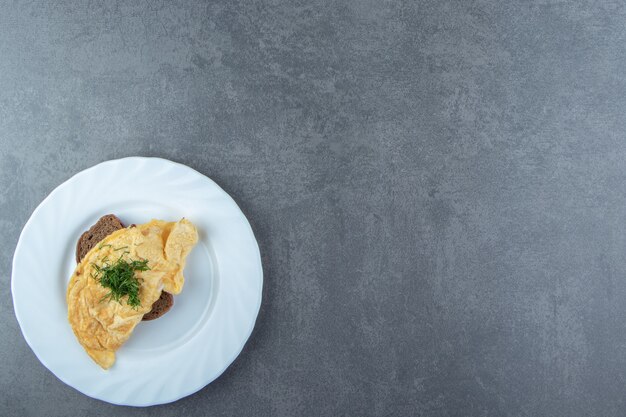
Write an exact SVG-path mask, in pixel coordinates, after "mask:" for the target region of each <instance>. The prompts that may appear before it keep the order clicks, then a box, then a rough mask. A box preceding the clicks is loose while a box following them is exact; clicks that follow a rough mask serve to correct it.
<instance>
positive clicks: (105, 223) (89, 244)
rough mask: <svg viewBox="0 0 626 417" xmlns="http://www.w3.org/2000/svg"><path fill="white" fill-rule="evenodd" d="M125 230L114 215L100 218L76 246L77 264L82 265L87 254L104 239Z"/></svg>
mask: <svg viewBox="0 0 626 417" xmlns="http://www.w3.org/2000/svg"><path fill="white" fill-rule="evenodd" d="M123 228H124V225H123V224H122V222H121V221H120V219H118V218H117V216H115V215H113V214H107V215H106V216H102V217H100V220H98V221H97V222H96V224H94V225H93V226H91V227H90V228H89V230H87V231H86V232H85V233H83V234H82V235H81V236H80V238H79V239H78V243H77V244H76V263H80V261H81V260H82V259H83V258H84V257H85V255H87V252H89V251H90V250H91V249H93V248H94V247H95V246H96V245H97V244H98V242H100V241H101V240H102V239H104V238H105V237H107V236H108V235H110V234H111V233H113V232H115V231H116V230H120V229H123Z"/></svg>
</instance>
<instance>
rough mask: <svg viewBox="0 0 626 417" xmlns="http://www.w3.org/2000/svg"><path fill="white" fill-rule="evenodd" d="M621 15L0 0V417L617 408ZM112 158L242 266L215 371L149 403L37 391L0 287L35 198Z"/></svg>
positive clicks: (624, 308)
mask: <svg viewBox="0 0 626 417" xmlns="http://www.w3.org/2000/svg"><path fill="white" fill-rule="evenodd" d="M506 3H508V4H506ZM625 21H626V8H625V6H624V2H623V1H618V0H616V1H596V0H589V1H572V2H563V1H551V0H535V1H528V2H517V1H511V2H501V1H495V0H484V1H466V0H463V1H442V0H433V1H419V2H413V1H383V0H363V1H358V0H351V1H346V2H337V3H333V2H327V1H319V0H306V1H281V0H275V1H272V2H262V1H242V2H238V1H233V0H225V1H214V2H207V3H202V2H189V1H179V2H174V1H153V0H149V1H144V2H139V1H136V2H100V1H89V2H69V1H54V2H51V1H50V2H48V1H42V2H30V1H29V2H24V1H13V2H7V1H5V0H0V231H1V233H2V237H3V239H2V242H1V243H0V249H1V250H0V279H1V284H2V285H1V286H0V334H2V337H1V338H0V363H1V365H0V366H1V367H2V368H1V372H0V415H1V416H18V415H19V416H23V417H26V416H51V417H55V416H67V415H81V416H107V417H109V416H113V415H115V416H182V415H185V416H201V415H211V416H220V415H223V416H231V415H250V416H296V415H302V416H343V415H345V416H348V415H350V416H409V415H424V416H539V415H550V416H568V417H571V416H623V415H626V403H625V401H624V398H626V395H625V394H626V387H625V383H626V279H625V278H626V260H625V257H624V255H625V254H626V234H625V233H624V224H625V220H626V162H625V161H626V159H625V157H626V141H625V139H624V137H625V135H624V132H625V131H626V116H625V114H626V77H625V75H624V74H625V72H624V71H625V70H624V68H626V46H625V45H626V25H625V24H624V22H625ZM128 155H146V156H160V157H165V158H169V159H172V160H174V161H178V162H182V163H185V164H188V165H189V166H191V167H193V168H195V169H197V170H199V171H200V172H202V173H204V174H206V175H208V176H210V177H211V178H213V179H214V180H216V181H217V182H218V183H219V184H220V185H221V186H222V187H223V188H224V189H225V190H226V191H227V192H229V193H230V194H231V195H232V196H233V197H234V198H235V199H236V200H237V201H238V203H239V204H240V205H241V207H242V209H243V210H244V212H245V213H246V214H247V216H248V217H249V219H250V221H251V223H252V225H253V228H254V230H255V232H256V235H257V238H258V240H259V244H260V247H261V251H262V254H263V262H264V270H265V279H266V282H265V287H264V291H265V293H264V299H263V306H262V309H261V312H260V316H259V320H258V324H257V327H256V329H255V331H254V333H253V335H252V338H251V339H250V341H249V343H248V344H247V345H246V348H245V350H244V351H243V353H242V354H241V356H240V357H239V358H238V359H237V361H236V362H235V363H234V364H233V365H232V366H231V367H230V368H229V369H228V370H227V372H226V373H225V374H224V375H223V376H222V377H220V378H219V379H218V380H217V381H215V382H214V383H212V384H211V385H210V386H208V387H206V388H205V389H203V390H201V391H200V392H198V393H197V394H195V395H192V396H191V397H189V398H186V399H183V400H181V401H178V402H176V403H174V404H169V405H165V406H160V407H156V408H152V409H133V408H124V407H115V406H112V405H109V404H106V403H102V402H99V401H96V400H92V399H90V398H87V397H85V396H83V395H81V394H80V393H78V392H77V391H75V390H74V389H72V388H70V387H68V386H65V385H64V384H63V383H61V382H60V381H59V380H57V379H56V378H55V377H54V376H53V375H52V374H51V373H50V372H49V371H47V370H46V369H45V368H44V367H43V366H42V365H41V364H40V363H39V362H38V360H37V359H36V358H35V356H34V354H33V353H32V352H31V350H30V349H29V348H28V346H27V345H26V342H25V341H24V339H23V337H22V335H21V333H20V329H19V326H18V324H17V321H16V320H15V316H14V314H13V306H12V301H11V294H10V290H9V284H10V275H11V259H12V255H13V251H14V249H15V244H16V242H17V239H18V235H19V233H20V230H21V228H22V226H23V225H24V223H25V222H26V220H27V219H28V217H29V216H30V214H31V212H32V211H33V209H34V208H35V207H36V206H37V204H38V203H39V202H40V201H41V200H42V199H43V198H44V197H45V196H46V195H47V194H48V193H49V192H50V191H51V190H52V189H53V188H54V187H56V186H57V185H59V184H60V183H62V182H63V181H65V180H66V179H67V178H69V177H70V176H71V175H73V174H74V173H76V172H77V171H80V170H82V169H84V168H87V167H89V166H91V165H94V164H96V163H98V162H100V161H103V160H107V159H112V158H118V157H123V156H128Z"/></svg>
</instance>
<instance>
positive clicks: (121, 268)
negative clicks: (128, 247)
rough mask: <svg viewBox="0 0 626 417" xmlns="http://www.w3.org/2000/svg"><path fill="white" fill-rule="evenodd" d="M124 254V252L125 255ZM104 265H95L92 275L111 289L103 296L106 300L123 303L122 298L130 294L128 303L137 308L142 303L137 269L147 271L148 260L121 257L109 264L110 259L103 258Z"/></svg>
mask: <svg viewBox="0 0 626 417" xmlns="http://www.w3.org/2000/svg"><path fill="white" fill-rule="evenodd" d="M123 255H124V254H122V256H123ZM103 263H104V266H98V265H96V264H92V265H93V269H94V271H95V272H94V273H93V274H92V277H93V278H94V279H96V280H98V282H100V285H102V286H103V287H105V288H108V289H109V293H108V294H107V295H105V296H104V297H102V300H101V301H104V300H107V299H108V300H115V301H117V302H118V303H120V304H122V302H121V299H122V297H124V296H126V295H127V296H128V299H127V300H126V304H128V305H129V306H131V307H132V308H134V309H137V307H139V306H140V305H141V301H140V300H139V286H140V282H139V279H138V278H137V277H135V271H147V270H149V269H150V268H149V267H148V260H147V259H143V260H140V261H137V260H135V261H130V262H129V261H126V260H124V259H122V257H121V256H120V258H119V259H118V260H117V261H116V262H115V263H114V264H109V263H108V261H105V260H103Z"/></svg>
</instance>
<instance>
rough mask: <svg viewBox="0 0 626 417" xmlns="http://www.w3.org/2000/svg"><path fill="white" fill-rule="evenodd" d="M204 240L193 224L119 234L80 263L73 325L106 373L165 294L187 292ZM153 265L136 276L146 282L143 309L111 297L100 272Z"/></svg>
mask: <svg viewBox="0 0 626 417" xmlns="http://www.w3.org/2000/svg"><path fill="white" fill-rule="evenodd" d="M197 241H198V233H197V230H196V228H195V226H194V225H193V224H192V223H191V222H190V221H188V220H186V219H182V220H180V221H178V222H165V221H162V220H152V221H151V222H149V223H146V224H141V225H137V226H136V227H129V228H126V229H121V230H118V231H116V232H113V233H112V234H111V235H109V236H107V237H106V238H104V240H102V241H101V242H100V243H99V244H98V245H96V247H94V248H93V249H91V250H90V251H89V252H88V253H87V255H86V256H85V257H84V258H83V260H82V261H81V262H80V263H79V264H78V266H77V267H76V270H75V271H74V273H73V274H72V277H71V279H70V282H69V284H68V287H67V307H68V309H67V310H68V320H69V322H70V325H71V326H72V330H73V331H74V334H75V335H76V338H77V339H78V342H79V343H80V344H81V345H82V346H83V348H84V349H85V351H86V352H87V354H88V355H89V356H90V357H91V359H93V360H94V361H95V362H96V363H97V364H98V365H100V366H101V367H102V368H104V369H108V368H110V367H111V366H112V365H113V363H114V362H115V352H116V351H117V350H118V349H119V348H120V347H121V346H122V345H123V344H124V342H126V341H127V340H128V338H129V337H130V335H131V333H132V332H133V329H134V328H135V326H136V325H137V324H139V322H141V318H142V317H143V315H144V314H146V313H147V312H149V311H150V309H151V308H152V304H153V303H154V302H155V301H156V300H158V298H159V297H160V295H161V291H167V292H169V293H171V294H178V293H180V292H181V290H182V289H183V284H184V281H185V279H184V277H183V270H184V268H185V261H186V258H187V255H188V254H189V253H190V252H191V250H192V249H193V247H194V245H195V244H196V243H197ZM119 259H124V260H128V261H129V262H130V261H133V260H147V261H148V264H147V265H148V267H149V268H150V269H149V270H146V271H135V277H136V278H137V279H138V280H139V282H140V287H139V299H140V305H139V306H136V307H131V306H130V305H129V304H128V299H127V298H128V296H124V297H122V298H121V299H120V300H119V301H116V300H113V299H111V298H110V297H107V295H108V294H109V293H110V290H109V289H108V288H105V287H104V286H103V285H101V283H100V281H99V280H98V279H97V276H98V273H97V270H98V268H102V267H104V266H105V265H107V264H109V263H110V262H111V261H115V260H119Z"/></svg>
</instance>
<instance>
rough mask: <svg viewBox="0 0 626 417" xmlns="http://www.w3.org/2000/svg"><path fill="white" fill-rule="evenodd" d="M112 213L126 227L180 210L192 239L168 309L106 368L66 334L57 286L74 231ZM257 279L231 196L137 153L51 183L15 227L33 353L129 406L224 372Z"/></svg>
mask: <svg viewBox="0 0 626 417" xmlns="http://www.w3.org/2000/svg"><path fill="white" fill-rule="evenodd" d="M108 213H113V214H116V215H118V216H119V217H120V219H121V220H122V221H123V222H124V224H127V225H128V224H131V223H145V222H148V221H149V220H150V219H152V218H157V219H163V220H171V221H173V220H179V219H180V218H181V217H186V218H187V219H189V220H191V221H192V222H193V223H194V224H195V225H196V226H197V228H198V232H199V237H200V239H199V241H198V244H197V245H196V247H195V248H194V249H193V251H192V252H191V254H190V255H189V258H188V262H187V267H186V268H185V272H184V275H185V287H184V288H183V291H182V293H181V294H180V295H177V296H176V297H175V298H174V306H173V307H172V309H171V310H170V311H169V312H168V313H167V314H165V315H164V316H163V317H161V318H159V319H158V320H154V321H149V322H142V323H140V324H139V325H138V326H137V327H136V329H135V331H134V332H133V335H132V336H131V338H130V340H129V341H128V342H127V343H126V344H125V345H124V346H122V348H120V349H119V350H118V352H117V361H116V363H115V364H114V365H113V367H112V368H111V369H110V370H108V371H104V370H102V369H101V368H100V367H99V366H98V365H96V364H95V363H94V362H93V361H92V360H91V359H90V358H89V356H87V354H86V353H85V351H84V350H83V348H82V347H81V346H80V345H79V343H78V341H77V340H76V338H75V337H74V334H73V333H72V329H71V328H70V325H69V323H68V321H67V305H66V302H65V291H66V287H67V283H68V281H69V278H70V276H71V274H72V272H73V271H74V268H75V266H76V261H75V248H76V240H77V239H78V237H79V236H80V234H81V233H82V232H83V231H84V230H86V229H88V228H89V226H91V225H92V224H94V223H95V222H96V221H97V220H98V218H99V217H100V216H102V215H104V214H108ZM262 286H263V271H262V268H261V258H260V256H259V248H258V246H257V242H256V240H255V238H254V235H253V233H252V229H251V228H250V225H249V224H248V221H247V220H246V218H245V216H244V215H243V213H242V212H241V210H240V209H239V207H237V205H236V204H235V202H234V201H233V200H232V198H230V196H229V195H228V194H226V192H224V191H223V190H222V189H221V188H220V187H219V186H218V185H217V184H215V183H214V182H213V181H211V180H210V179H208V178H207V177H205V176H204V175H202V174H200V173H198V172H197V171H194V170H193V169H191V168H189V167H187V166H184V165H180V164H177V163H174V162H171V161H168V160H165V159H159V158H139V157H134V158H124V159H118V160H114V161H107V162H103V163H101V164H99V165H96V166H94V167H92V168H89V169H87V170H85V171H83V172H80V173H78V174H76V175H75V176H73V177H72V178H70V179H69V180H68V181H66V182H65V183H63V184H62V185H60V186H59V187H58V188H57V189H55V190H54V191H53V192H52V193H51V194H50V195H49V196H48V197H47V198H46V199H45V200H44V201H43V202H42V203H41V204H40V205H39V207H37V209H35V211H34V212H33V214H32V216H31V218H30V219H29V220H28V222H27V223H26V226H24V230H22V234H21V235H20V239H19V242H18V244H17V248H16V250H15V255H14V257H13V275H12V279H11V291H12V293H13V304H14V307H15V315H16V316H17V320H18V322H19V324H20V327H21V328H22V333H23V334H24V338H25V339H26V341H27V342H28V344H29V345H30V347H31V348H32V350H33V352H35V355H37V357H38V358H39V360H40V361H41V363H43V364H44V365H45V366H46V367H47V368H48V369H49V370H50V371H52V373H54V374H55V375H56V376H57V377H58V378H59V379H61V380H62V381H63V382H65V383H66V384H68V385H70V386H72V387H74V388H76V389H77V390H79V391H80V392H82V393H84V394H86V395H88V396H90V397H94V398H98V399H100V400H103V401H107V402H110V403H113V404H124V405H132V406H147V405H154V404H163V403H168V402H171V401H175V400H177V399H179V398H182V397H185V396H187V395H190V394H192V393H194V392H196V391H198V390H199V389H201V388H202V387H204V386H205V385H207V384H208V383H210V382H211V381H213V380H214V379H215V378H217V377H218V376H219V375H220V374H221V373H222V372H224V370H225V369H226V368H227V367H228V365H230V364H231V363H232V361H233V360H234V359H235V358H236V357H237V355H238V354H239V353H240V352H241V349H242V348H243V346H244V344H245V342H246V340H247V339H248V337H249V336H250V333H251V332H252V328H253V327H254V322H255V320H256V317H257V314H258V311H259V307H260V305H261V290H262Z"/></svg>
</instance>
